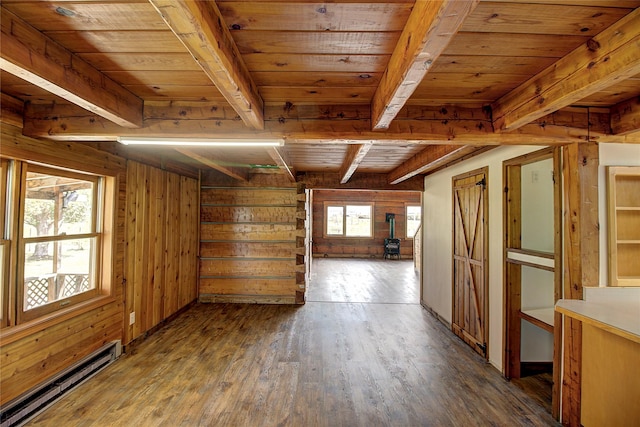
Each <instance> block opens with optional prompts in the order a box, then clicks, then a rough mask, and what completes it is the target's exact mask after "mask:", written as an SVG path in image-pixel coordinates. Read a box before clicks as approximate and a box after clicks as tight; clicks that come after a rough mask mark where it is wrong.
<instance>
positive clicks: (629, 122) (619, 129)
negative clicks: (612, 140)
mask: <svg viewBox="0 0 640 427" xmlns="http://www.w3.org/2000/svg"><path fill="white" fill-rule="evenodd" d="M611 131H612V132H613V133H614V134H616V135H626V134H629V133H632V132H638V131H640V96H637V97H635V98H631V99H629V100H627V101H624V102H621V103H619V104H617V105H614V106H613V107H612V108H611Z"/></svg>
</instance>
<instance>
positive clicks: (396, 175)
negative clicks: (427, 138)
mask: <svg viewBox="0 0 640 427" xmlns="http://www.w3.org/2000/svg"><path fill="white" fill-rule="evenodd" d="M487 148H489V147H477V146H459V145H433V146H430V147H427V148H425V149H424V150H422V151H421V152H419V153H418V154H416V155H415V156H413V157H412V158H410V159H409V160H407V161H406V162H404V163H403V164H401V165H400V166H398V167H397V168H395V169H394V170H392V171H391V172H389V178H388V179H389V184H398V183H400V182H402V181H405V180H407V179H409V178H412V177H414V176H416V175H419V174H424V173H427V172H430V171H433V170H435V169H439V168H441V167H443V166H446V165H449V164H451V163H453V162H455V161H458V160H461V159H466V158H469V157H471V156H472V155H477V154H480V153H481V152H484V151H486V149H487ZM490 148H494V147H490Z"/></svg>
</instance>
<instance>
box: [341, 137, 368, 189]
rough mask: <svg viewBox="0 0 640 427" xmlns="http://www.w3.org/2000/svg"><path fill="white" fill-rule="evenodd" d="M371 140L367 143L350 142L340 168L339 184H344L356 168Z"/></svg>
mask: <svg viewBox="0 0 640 427" xmlns="http://www.w3.org/2000/svg"><path fill="white" fill-rule="evenodd" d="M372 145H373V144H372V143H371V142H369V143H367V144H351V145H349V147H348V148H347V155H346V156H345V159H344V162H343V163H342V167H341V168H340V184H346V183H347V182H348V181H349V179H350V178H351V175H353V173H354V172H355V171H356V169H358V166H360V163H361V162H362V160H364V157H365V156H366V155H367V153H368V152H369V150H370V149H371V146H372Z"/></svg>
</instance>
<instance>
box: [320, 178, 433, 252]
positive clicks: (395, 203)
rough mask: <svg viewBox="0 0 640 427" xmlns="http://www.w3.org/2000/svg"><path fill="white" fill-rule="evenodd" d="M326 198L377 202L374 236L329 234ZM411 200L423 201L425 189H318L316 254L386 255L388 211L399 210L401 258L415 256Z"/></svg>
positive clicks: (397, 230) (340, 201)
mask: <svg viewBox="0 0 640 427" xmlns="http://www.w3.org/2000/svg"><path fill="white" fill-rule="evenodd" d="M325 202H332V203H336V204H359V203H373V216H374V224H373V237H370V238H353V237H325V236H324V223H325V218H324V217H325V211H324V206H325ZM407 204H411V205H420V204H421V193H419V192H417V191H356V190H314V192H313V256H314V257H325V256H326V257H351V258H382V257H383V256H384V239H385V238H388V237H389V223H388V222H386V215H385V214H386V213H387V212H388V213H394V214H395V220H396V222H395V233H394V237H395V238H399V239H401V242H400V256H401V258H408V259H411V258H413V240H408V239H406V238H405V235H406V208H405V206H406V205H407Z"/></svg>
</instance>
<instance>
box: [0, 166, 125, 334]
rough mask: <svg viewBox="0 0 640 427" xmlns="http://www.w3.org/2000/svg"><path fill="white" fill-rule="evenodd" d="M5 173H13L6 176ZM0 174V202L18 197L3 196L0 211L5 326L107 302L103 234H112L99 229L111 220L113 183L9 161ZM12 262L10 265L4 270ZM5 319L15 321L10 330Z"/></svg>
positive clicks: (1, 295)
mask: <svg viewBox="0 0 640 427" xmlns="http://www.w3.org/2000/svg"><path fill="white" fill-rule="evenodd" d="M9 165H11V169H15V173H13V172H12V173H10V174H9V173H8V172H7V170H8V169H9ZM1 171H2V178H1V180H0V185H2V186H3V190H5V191H4V194H7V193H12V194H15V195H16V196H15V197H10V196H7V198H6V199H5V200H4V201H3V202H2V203H3V204H2V205H1V206H0V207H1V208H2V210H3V212H4V216H3V220H2V223H0V226H2V230H3V235H2V237H3V239H2V241H1V243H2V244H1V245H0V257H1V258H0V259H2V260H3V261H5V262H3V264H2V265H1V266H0V279H2V282H1V283H2V292H1V293H0V298H1V301H2V307H3V311H2V325H3V326H8V325H9V323H14V324H17V323H21V322H23V321H28V320H32V319H35V318H37V317H40V316H42V315H45V314H49V313H52V312H55V311H57V310H61V309H64V308H67V307H72V306H74V305H76V304H78V303H80V302H84V301H88V300H90V299H92V298H95V297H97V296H100V295H103V294H108V293H109V288H110V280H109V279H107V276H108V275H107V274H106V272H107V271H110V268H109V267H108V266H107V268H105V269H104V271H103V269H102V265H103V262H102V260H103V258H104V256H105V255H106V256H107V259H110V257H109V256H108V253H109V249H110V247H111V242H110V241H105V240H109V239H105V228H106V229H107V230H110V229H111V227H109V226H106V227H105V223H104V221H105V219H107V218H110V219H112V213H111V212H110V211H109V212H107V211H106V209H105V193H106V191H105V190H106V187H107V182H109V183H110V184H109V186H113V179H112V178H107V177H100V176H96V175H89V174H84V173H79V172H72V171H67V170H62V169H55V168H52V167H46V166H42V165H36V164H30V163H26V162H19V161H12V162H9V161H6V160H3V161H2V169H1ZM12 177H16V179H14V180H12V179H11V178H12ZM109 191H110V194H111V193H112V190H109ZM17 195H19V197H17ZM18 198H19V200H17V199H18ZM110 208H112V206H111V207H110ZM11 224H14V225H11ZM14 230H15V236H16V237H12V235H13V234H14ZM10 252H11V254H10ZM9 258H11V259H14V260H15V261H12V262H11V264H9V263H8V262H7V260H8V259H9ZM14 266H16V267H17V268H14V269H13V270H14V271H13V272H11V274H8V273H9V270H10V269H11V268H13V267H14ZM11 288H13V289H15V291H11ZM13 313H15V315H13ZM7 317H11V318H12V319H13V318H15V319H16V320H15V321H13V320H12V321H10V322H8V321H7Z"/></svg>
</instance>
